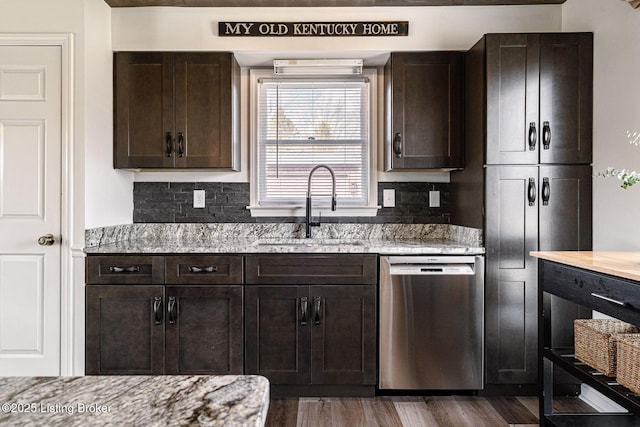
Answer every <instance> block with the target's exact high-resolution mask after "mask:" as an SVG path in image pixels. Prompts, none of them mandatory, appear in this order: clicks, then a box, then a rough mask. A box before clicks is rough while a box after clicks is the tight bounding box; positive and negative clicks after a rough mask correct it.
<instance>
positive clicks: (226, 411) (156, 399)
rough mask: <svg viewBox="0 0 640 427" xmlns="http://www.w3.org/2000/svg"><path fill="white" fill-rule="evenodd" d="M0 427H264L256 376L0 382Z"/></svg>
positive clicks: (262, 392) (261, 386)
mask: <svg viewBox="0 0 640 427" xmlns="http://www.w3.org/2000/svg"><path fill="white" fill-rule="evenodd" d="M0 404H1V405H2V406H1V409H0V425H1V426H21V427H23V426H65V427H67V426H181V425H190V426H255V427H258V426H263V425H264V424H265V421H266V417H267V409H268V407H269V382H268V381H267V379H266V378H264V377H261V376H255V375H247V376H241V375H237V376H236V375H223V376H171V375H162V376H129V375H128V376H87V377H57V378H54V377H4V378H0Z"/></svg>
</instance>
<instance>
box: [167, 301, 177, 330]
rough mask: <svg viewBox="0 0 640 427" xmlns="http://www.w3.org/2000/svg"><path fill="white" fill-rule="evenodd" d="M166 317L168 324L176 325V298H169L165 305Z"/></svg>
mask: <svg viewBox="0 0 640 427" xmlns="http://www.w3.org/2000/svg"><path fill="white" fill-rule="evenodd" d="M167 315H168V317H169V323H170V324H172V325H173V324H174V323H176V297H169V302H168V303H167Z"/></svg>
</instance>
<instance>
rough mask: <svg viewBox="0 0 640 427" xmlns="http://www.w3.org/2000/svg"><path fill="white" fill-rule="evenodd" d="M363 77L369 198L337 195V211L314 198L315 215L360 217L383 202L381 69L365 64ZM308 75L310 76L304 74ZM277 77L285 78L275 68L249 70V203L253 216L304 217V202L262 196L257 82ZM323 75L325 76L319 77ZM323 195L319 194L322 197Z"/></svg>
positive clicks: (370, 212) (373, 213)
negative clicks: (347, 200)
mask: <svg viewBox="0 0 640 427" xmlns="http://www.w3.org/2000/svg"><path fill="white" fill-rule="evenodd" d="M362 76H363V77H365V78H368V79H369V88H370V90H369V105H368V109H369V146H368V154H369V157H368V168H369V170H368V171H365V176H366V177H367V180H368V192H367V195H366V197H367V201H366V203H365V205H363V206H349V205H342V206H341V205H340V199H339V198H338V206H337V209H336V211H331V210H330V206H329V203H324V202H323V203H322V204H320V203H318V205H317V206H316V201H315V200H314V212H313V213H314V215H318V214H319V213H320V212H322V216H333V217H336V216H339V217H358V216H376V214H377V212H378V209H380V206H378V205H377V198H378V173H377V169H378V168H377V165H378V163H377V154H378V144H377V141H378V120H379V117H378V114H379V110H378V70H377V69H375V68H365V69H364V70H363V74H362ZM305 77H306V78H308V77H309V76H305ZM263 78H265V79H275V78H281V79H282V78H283V77H282V76H276V75H275V74H274V73H273V69H272V68H269V69H267V68H252V69H250V70H249V87H250V104H249V110H250V120H249V123H250V133H249V135H250V161H251V164H250V183H251V186H250V187H251V190H250V205H249V206H247V208H248V209H250V210H251V216H254V217H265V216H270V217H302V216H304V215H305V202H304V200H302V201H301V202H300V203H295V204H286V205H284V204H264V203H261V202H260V200H259V197H260V195H259V185H258V182H259V179H260V173H259V172H260V171H259V166H260V165H259V155H258V149H259V148H258V90H259V87H258V84H259V83H258V82H259V79H263ZM319 79H322V77H319ZM319 199H320V198H319Z"/></svg>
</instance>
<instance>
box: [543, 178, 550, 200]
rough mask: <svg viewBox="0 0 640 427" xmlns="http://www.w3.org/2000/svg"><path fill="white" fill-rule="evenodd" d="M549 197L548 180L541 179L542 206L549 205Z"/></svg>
mask: <svg viewBox="0 0 640 427" xmlns="http://www.w3.org/2000/svg"><path fill="white" fill-rule="evenodd" d="M550 197H551V185H550V184H549V178H542V204H543V205H544V206H547V205H549V198H550Z"/></svg>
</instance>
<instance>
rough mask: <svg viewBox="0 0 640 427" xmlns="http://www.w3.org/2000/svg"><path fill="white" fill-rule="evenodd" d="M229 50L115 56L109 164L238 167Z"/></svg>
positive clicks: (235, 81)
mask: <svg viewBox="0 0 640 427" xmlns="http://www.w3.org/2000/svg"><path fill="white" fill-rule="evenodd" d="M239 85H240V67H239V66H238V63H237V62H236V60H235V58H234V56H233V54H232V53H226V52H215V53H209V52H207V53H166V52H118V53H115V54H114V97H115V99H114V167H115V168H130V169H144V168H149V169H157V168H162V169H166V168H176V169H180V168H221V169H231V170H236V171H237V170H239V168H240V129H239V117H240V116H239V104H240V102H239V90H240V89H239Z"/></svg>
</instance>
